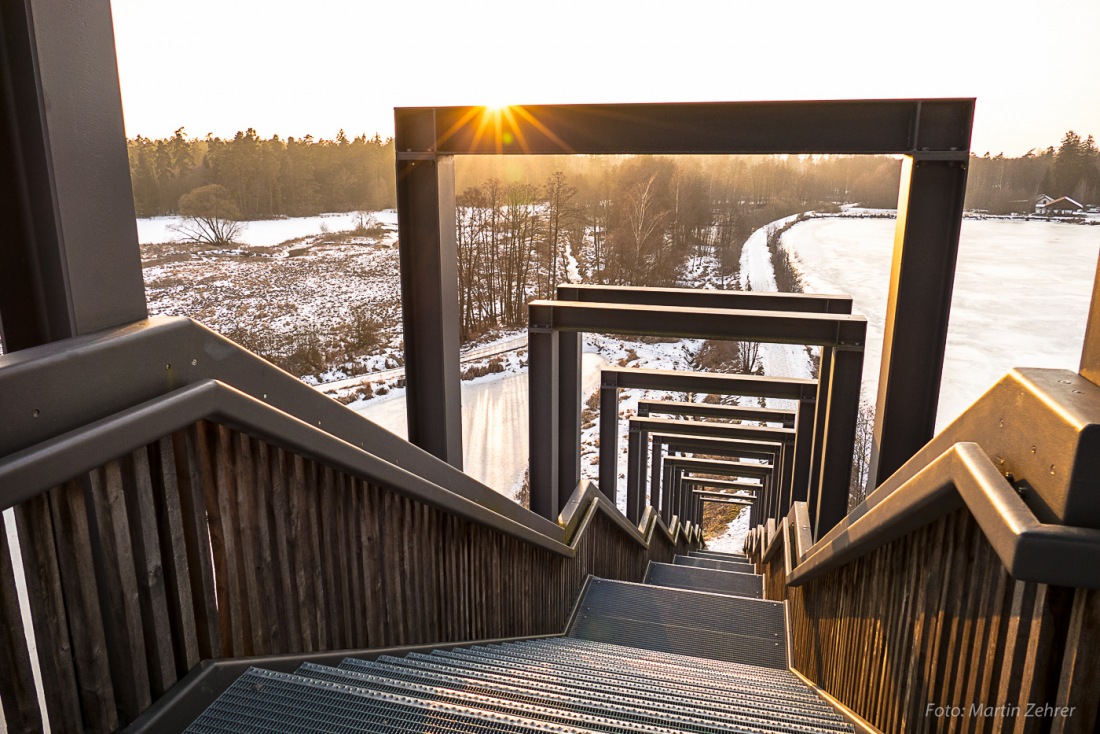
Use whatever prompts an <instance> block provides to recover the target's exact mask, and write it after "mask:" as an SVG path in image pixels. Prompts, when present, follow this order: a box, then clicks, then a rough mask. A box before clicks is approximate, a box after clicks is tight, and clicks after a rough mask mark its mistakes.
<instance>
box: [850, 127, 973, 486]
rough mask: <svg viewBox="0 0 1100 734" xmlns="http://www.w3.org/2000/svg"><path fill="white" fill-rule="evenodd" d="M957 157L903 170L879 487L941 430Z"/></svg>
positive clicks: (962, 160)
mask: <svg viewBox="0 0 1100 734" xmlns="http://www.w3.org/2000/svg"><path fill="white" fill-rule="evenodd" d="M920 122H921V121H920V120H919V119H918V121H917V124H918V125H919V124H920ZM955 158H956V159H955V160H944V159H943V156H942V155H939V154H937V155H935V156H922V155H921V154H920V153H917V154H915V155H912V156H908V157H906V158H905V162H904V164H903V166H902V173H901V191H900V194H899V197H898V222H897V229H896V233H895V235H894V259H893V264H892V266H891V270H890V286H891V287H890V297H889V301H888V302H887V307H886V327H885V330H884V334H883V344H882V368H881V372H880V374H879V381H878V402H877V407H876V410H875V437H874V444H873V446H874V449H873V451H872V457H871V467H870V476H871V477H872V478H873V481H874V482H875V486H877V485H878V484H881V483H882V482H883V481H884V480H885V479H886V478H887V477H889V476H890V475H891V474H893V473H894V472H895V471H897V469H898V468H899V467H901V465H902V464H904V463H905V462H906V461H908V460H909V458H910V457H912V456H913V455H914V454H915V453H917V451H918V450H920V448H921V447H922V446H924V445H925V444H926V443H927V442H928V441H929V440H930V439H931V438H932V435H933V433H934V431H935V427H936V408H937V405H938V403H939V397H940V377H941V375H942V373H943V355H944V349H945V347H946V344H947V326H948V318H949V316H950V314H951V292H952V288H953V287H954V283H955V262H956V257H957V254H958V249H959V228H960V227H961V225H962V211H963V197H964V195H965V193H966V164H967V154H966V152H965V151H961V152H960V153H959V154H958V155H957V156H955Z"/></svg>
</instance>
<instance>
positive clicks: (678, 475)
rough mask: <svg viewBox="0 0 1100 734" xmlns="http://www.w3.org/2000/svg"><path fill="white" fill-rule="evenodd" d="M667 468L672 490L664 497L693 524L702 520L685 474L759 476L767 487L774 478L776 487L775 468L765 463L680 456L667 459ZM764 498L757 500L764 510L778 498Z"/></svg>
mask: <svg viewBox="0 0 1100 734" xmlns="http://www.w3.org/2000/svg"><path fill="white" fill-rule="evenodd" d="M665 466H666V467H667V471H669V472H670V474H669V477H670V479H671V482H670V484H669V485H668V487H667V488H666V487H662V488H661V496H662V497H664V496H665V495H666V489H667V495H668V497H669V499H670V503H671V506H672V508H673V509H675V510H676V511H677V514H678V515H679V516H680V517H686V518H688V519H690V520H692V522H698V518H697V517H695V516H694V514H692V510H693V507H692V504H691V501H690V495H689V493H688V492H686V490H685V488H684V481H683V479H684V474H685V473H686V472H688V471H696V472H706V473H708V474H717V475H719V476H727V477H758V478H760V479H761V480H762V481H763V482H764V485H765V487H766V486H768V485H769V482H768V481H767V480H769V479H771V480H773V481H771V482H770V485H771V486H773V487H774V486H775V482H774V476H773V472H774V467H772V466H768V465H765V464H746V463H743V462H734V461H718V460H715V459H694V458H683V457H678V456H673V457H669V458H668V459H666V460H665ZM763 493H764V495H765V496H764V497H763V498H761V497H757V499H756V505H757V506H759V507H762V508H767V507H768V505H769V504H771V503H770V502H769V500H770V497H771V496H774V492H772V493H768V492H767V490H766V489H765V490H763Z"/></svg>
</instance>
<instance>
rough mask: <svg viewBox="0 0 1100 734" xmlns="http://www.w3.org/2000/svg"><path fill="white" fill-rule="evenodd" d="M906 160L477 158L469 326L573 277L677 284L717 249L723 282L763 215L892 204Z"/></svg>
mask: <svg viewBox="0 0 1100 734" xmlns="http://www.w3.org/2000/svg"><path fill="white" fill-rule="evenodd" d="M899 173H900V163H899V161H897V160H895V159H891V158H882V157H871V158H863V159H859V158H838V157H821V158H800V157H797V156H792V157H788V158H785V159H784V158H776V157H771V156H753V157H745V156H739V157H734V156H719V157H715V156H678V157H664V156H622V157H614V158H608V157H604V158H591V157H572V158H571V157H564V156H563V157H550V158H549V159H547V158H534V157H532V158H530V159H522V158H521V159H518V160H517V159H512V158H509V157H507V156H504V157H499V158H494V159H477V160H476V161H474V162H472V163H471V165H469V166H468V167H466V168H465V170H462V169H459V176H458V183H459V188H458V190H459V192H460V193H459V194H458V196H457V198H456V203H457V207H458V215H457V244H458V254H459V258H458V260H459V297H460V306H461V314H462V330H463V336H464V338H472V337H475V336H477V335H478V334H480V333H482V332H484V331H486V330H488V329H491V328H494V327H498V326H500V327H514V326H521V325H522V324H523V323H524V322H525V320H526V313H527V307H526V305H527V302H528V301H530V300H531V299H532V298H545V297H550V296H551V295H552V294H553V293H554V291H555V289H556V287H557V285H558V284H559V283H562V282H566V281H577V280H581V279H583V280H584V281H585V282H591V283H604V284H610V285H643V286H673V285H677V284H682V283H683V281H684V277H683V276H684V274H685V272H686V269H687V268H689V267H690V266H691V264H692V263H699V262H701V261H702V259H704V258H713V263H714V265H715V266H716V268H715V267H713V266H712V270H715V269H716V270H717V273H718V275H719V276H720V278H721V280H722V282H721V283H720V284H722V285H725V284H726V282H727V281H731V282H732V281H734V280H736V278H737V277H738V271H739V264H740V260H741V249H742V246H743V245H744V242H745V240H746V239H747V238H748V236H749V234H751V233H752V232H753V231H754V230H755V229H757V228H758V227H760V226H763V225H764V224H766V223H767V222H770V221H773V220H775V219H777V218H779V217H782V216H786V215H788V214H794V213H797V212H802V211H806V210H809V209H817V210H819V211H820V210H829V209H832V210H836V208H837V205H838V203H839V202H847V201H853V200H857V201H860V202H862V203H864V204H865V205H867V206H872V207H890V206H893V205H894V204H896V199H897V188H898V176H899Z"/></svg>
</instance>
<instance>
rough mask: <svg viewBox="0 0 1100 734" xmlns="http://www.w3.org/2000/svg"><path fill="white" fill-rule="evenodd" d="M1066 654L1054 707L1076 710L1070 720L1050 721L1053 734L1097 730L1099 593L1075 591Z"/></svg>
mask: <svg viewBox="0 0 1100 734" xmlns="http://www.w3.org/2000/svg"><path fill="white" fill-rule="evenodd" d="M1065 649H1066V654H1065V656H1064V657H1063V659H1062V667H1061V669H1060V670H1059V671H1058V695H1057V698H1055V699H1054V705H1055V706H1057V707H1059V708H1063V707H1068V706H1071V705H1074V703H1076V705H1077V706H1078V708H1077V710H1075V711H1074V712H1073V716H1072V717H1070V716H1064V717H1058V718H1056V719H1054V720H1053V722H1052V727H1051V732H1052V734H1068V732H1073V731H1090V727H1091V730H1092V731H1095V730H1096V729H1097V728H1100V696H1098V695H1096V692H1097V691H1100V665H1098V664H1097V660H1100V590H1097V589H1077V590H1076V592H1075V593H1074V596H1073V607H1072V609H1071V610H1070V619H1069V624H1068V626H1067V629H1066V645H1065Z"/></svg>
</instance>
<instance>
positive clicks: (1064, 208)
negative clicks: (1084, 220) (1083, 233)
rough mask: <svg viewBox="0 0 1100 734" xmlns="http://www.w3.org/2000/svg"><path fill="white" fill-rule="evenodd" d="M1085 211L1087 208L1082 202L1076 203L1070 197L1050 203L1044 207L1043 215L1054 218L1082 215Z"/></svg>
mask: <svg viewBox="0 0 1100 734" xmlns="http://www.w3.org/2000/svg"><path fill="white" fill-rule="evenodd" d="M1083 211H1085V207H1084V205H1083V204H1081V202H1079V201H1075V200H1073V199H1071V198H1069V197H1068V196H1063V197H1062V198H1060V199H1055V200H1053V201H1051V202H1049V203H1048V204H1047V205H1046V206H1045V207H1043V210H1042V213H1043V214H1046V215H1048V216H1049V215H1052V216H1056V217H1058V216H1066V215H1071V214H1080V213H1081V212H1083Z"/></svg>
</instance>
